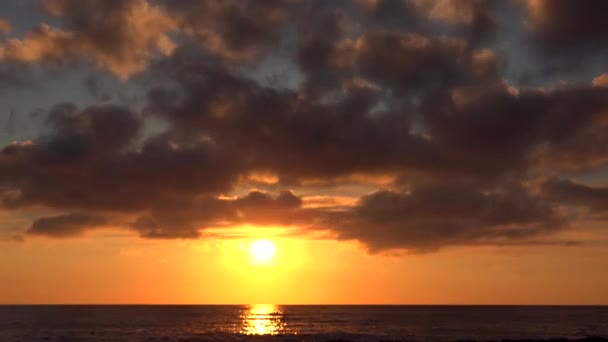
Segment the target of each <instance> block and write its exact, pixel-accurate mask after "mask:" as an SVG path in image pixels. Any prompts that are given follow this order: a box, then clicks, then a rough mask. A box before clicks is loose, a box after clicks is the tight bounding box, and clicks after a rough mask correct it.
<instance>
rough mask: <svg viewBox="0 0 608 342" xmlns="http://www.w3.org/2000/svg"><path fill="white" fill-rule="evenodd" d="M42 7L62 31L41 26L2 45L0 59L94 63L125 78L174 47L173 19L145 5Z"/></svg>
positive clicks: (50, 1)
mask: <svg viewBox="0 0 608 342" xmlns="http://www.w3.org/2000/svg"><path fill="white" fill-rule="evenodd" d="M44 5H45V6H46V8H47V10H48V11H49V13H50V14H52V15H53V16H56V17H58V18H59V19H60V20H61V22H62V24H63V26H62V27H61V28H54V27H51V26H49V25H47V24H41V25H39V26H38V27H36V28H35V29H34V30H32V31H30V32H29V33H27V34H26V35H25V36H24V37H23V38H21V39H17V38H11V39H9V40H8V41H6V42H5V43H4V44H3V45H1V46H0V60H6V61H18V62H24V63H35V62H39V61H48V62H53V63H66V62H67V61H70V60H73V59H74V58H82V59H88V60H92V61H93V62H95V63H97V64H98V65H100V66H103V67H105V68H107V69H108V70H110V71H112V72H113V73H115V74H116V75H118V76H120V77H122V78H127V77H129V76H131V75H133V74H136V73H139V72H141V71H143V70H144V69H145V68H146V65H147V63H148V61H149V60H150V59H151V58H153V57H154V54H155V53H160V54H165V55H166V54H169V53H170V52H171V51H172V50H173V49H174V47H175V45H174V43H173V42H172V41H171V39H170V37H169V32H170V31H171V30H173V29H174V28H175V23H174V22H173V20H172V19H171V18H170V17H168V16H166V15H165V14H164V13H163V12H162V10H161V9H160V8H159V7H158V6H155V5H151V4H149V3H148V2H147V1H145V0H127V1H100V0H85V1H77V2H74V1H69V0H46V1H44Z"/></svg>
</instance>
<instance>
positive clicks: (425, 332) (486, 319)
mask: <svg viewBox="0 0 608 342" xmlns="http://www.w3.org/2000/svg"><path fill="white" fill-rule="evenodd" d="M590 336H592V337H603V338H608V306H604V307H593V306H585V307H573V306H561V307H560V306H552V307H550V306H289V305H288V306H280V305H279V306H275V305H251V306H238V305H234V306H0V341H41V340H47V341H98V340H102V341H250V340H251V341H267V340H268V341H331V340H334V341H335V340H341V341H380V340H400V341H457V340H461V341H462V340H475V341H501V340H521V339H535V340H542V339H558V338H562V339H572V340H575V339H582V338H587V337H590Z"/></svg>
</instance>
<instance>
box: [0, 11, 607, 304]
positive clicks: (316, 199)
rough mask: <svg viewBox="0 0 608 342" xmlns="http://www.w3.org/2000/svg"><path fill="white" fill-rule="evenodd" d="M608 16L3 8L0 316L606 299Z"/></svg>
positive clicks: (580, 13)
mask: <svg viewBox="0 0 608 342" xmlns="http://www.w3.org/2000/svg"><path fill="white" fill-rule="evenodd" d="M606 13H608V1H604V0H597V1H595V0H594V1H591V0H583V1H581V0H576V1H575V0H572V1H570V0H544V1H543V0H538V1H535V0H528V1H526V0H513V1H506V0H505V1H491V0H490V1H476V0H458V1H457V0H454V1H450V0H447V1H446V0H437V1H431V0H403V1H401V0H360V1H355V0H353V1H341V0H337V1H321V0H312V1H304V0H282V1H281V0H276V1H275V0H223V1H202V0H201V1H198V0H39V1H36V0H8V1H2V2H0V303H103V304H108V303H179V304H187V303H192V304H206V303H209V304H218V303H227V304H232V303H285V304H290V303H302V304H308V303H328V304H342V303H355V304H367V303H378V304H608V291H607V290H606V289H607V288H608V229H607V227H608V62H607V61H608V59H607V58H608V21H607V20H606Z"/></svg>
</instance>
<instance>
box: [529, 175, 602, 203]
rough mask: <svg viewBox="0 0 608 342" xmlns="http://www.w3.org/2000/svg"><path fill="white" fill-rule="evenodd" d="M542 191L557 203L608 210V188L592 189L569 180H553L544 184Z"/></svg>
mask: <svg viewBox="0 0 608 342" xmlns="http://www.w3.org/2000/svg"><path fill="white" fill-rule="evenodd" d="M541 190H542V193H543V195H544V196H546V197H547V198H548V199H550V200H552V201H555V202H557V203H561V204H565V205H571V206H581V207H585V208H588V209H591V210H594V211H605V210H607V209H608V188H606V187H591V186H588V185H584V184H578V183H575V182H573V181H571V180H567V179H557V178H552V179H549V180H547V181H545V182H544V183H543V184H542V187H541Z"/></svg>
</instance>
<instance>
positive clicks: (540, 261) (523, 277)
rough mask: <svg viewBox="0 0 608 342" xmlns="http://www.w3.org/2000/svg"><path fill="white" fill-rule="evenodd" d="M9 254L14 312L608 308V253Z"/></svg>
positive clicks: (195, 246) (35, 250)
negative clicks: (110, 307)
mask: <svg viewBox="0 0 608 342" xmlns="http://www.w3.org/2000/svg"><path fill="white" fill-rule="evenodd" d="M262 231H263V229H262ZM257 238H267V239H269V240H270V241H272V242H273V243H274V244H275V246H276V255H275V257H274V258H273V259H272V260H270V261H269V262H268V263H263V264H259V263H256V262H255V260H253V258H252V256H251V254H250V251H249V248H250V246H251V243H252V241H255V240H256V239H257ZM1 248H2V253H0V279H1V280H2V281H0V303H3V304H64V303H69V304H247V303H277V304H318V303H322V304H608V292H606V291H604V290H603V289H605V288H607V287H608V270H607V269H606V267H605V265H606V263H607V262H608V250H607V249H606V248H605V247H602V246H570V247H566V248H564V247H551V246H545V247H539V246H535V247H533V248H530V247H522V246H519V247H508V248H504V247H503V248H501V247H466V248H465V247H462V248H457V247H455V248H446V249H443V250H441V251H439V252H435V253H426V254H400V255H395V254H390V253H383V254H369V253H367V252H366V251H365V250H364V249H363V248H362V247H361V245H359V244H358V243H355V242H346V241H334V240H319V239H307V238H302V237H301V238H293V237H288V238H285V237H276V238H273V237H272V236H264V235H261V236H259V237H252V238H246V239H238V238H235V239H205V240H192V241H179V240H171V241H154V240H142V239H138V238H136V237H133V236H128V235H124V234H120V235H117V234H115V232H111V231H110V232H97V233H96V234H94V236H88V237H83V238H80V239H66V240H54V239H47V238H33V239H28V240H27V242H25V243H20V244H16V243H3V244H2V246H1Z"/></svg>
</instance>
